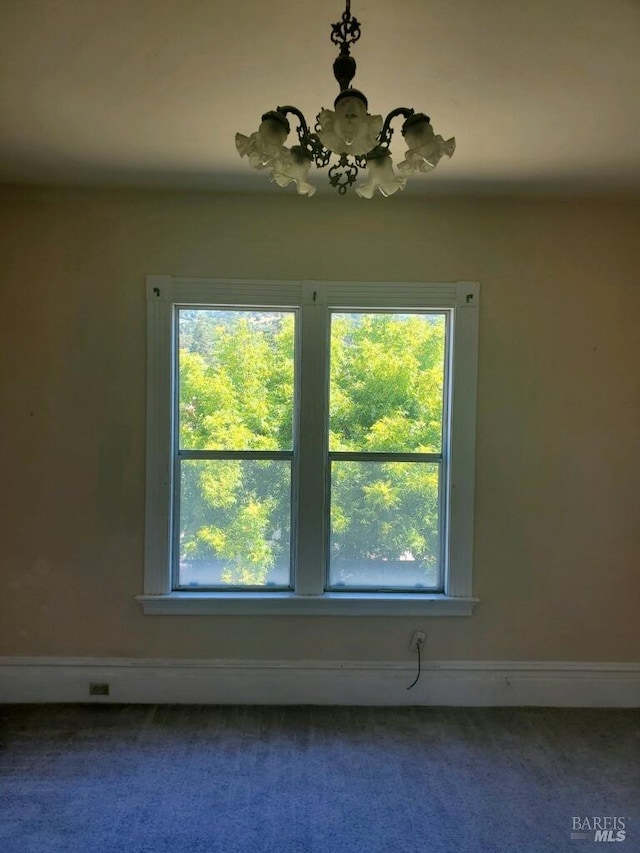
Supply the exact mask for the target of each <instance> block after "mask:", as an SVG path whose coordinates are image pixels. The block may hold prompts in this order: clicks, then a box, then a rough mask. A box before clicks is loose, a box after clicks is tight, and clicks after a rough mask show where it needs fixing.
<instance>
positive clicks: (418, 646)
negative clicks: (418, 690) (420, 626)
mask: <svg viewBox="0 0 640 853" xmlns="http://www.w3.org/2000/svg"><path fill="white" fill-rule="evenodd" d="M422 642H423V641H422V640H418V641H417V642H416V651H417V652H418V674H417V675H416V679H415V681H414V682H413V683H412V684H410V685H409V686H408V687H407V690H411V688H412V687H415V686H416V684H417V683H418V680H419V679H420V668H421V664H420V649H421V647H422Z"/></svg>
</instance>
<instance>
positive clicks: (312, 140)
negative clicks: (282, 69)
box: [277, 104, 331, 167]
mask: <svg viewBox="0 0 640 853" xmlns="http://www.w3.org/2000/svg"><path fill="white" fill-rule="evenodd" d="M277 111H278V112H279V113H282V115H285V116H286V115H288V114H289V113H291V115H294V116H295V117H296V118H297V119H298V126H297V127H296V133H297V134H298V139H299V141H300V145H301V146H302V147H303V148H304V150H305V151H306V152H307V154H308V156H309V159H311V160H313V161H314V162H315V164H316V166H319V167H322V166H326V165H327V163H328V162H329V158H330V157H331V152H330V151H329V150H328V149H326V148H325V147H324V145H323V144H322V142H320V139H319V137H318V134H317V133H311V132H310V130H309V125H308V124H307V120H306V119H305V117H304V115H303V114H302V113H301V112H300V110H299V109H298V108H297V107H293V106H291V105H290V104H288V105H287V106H284V107H277Z"/></svg>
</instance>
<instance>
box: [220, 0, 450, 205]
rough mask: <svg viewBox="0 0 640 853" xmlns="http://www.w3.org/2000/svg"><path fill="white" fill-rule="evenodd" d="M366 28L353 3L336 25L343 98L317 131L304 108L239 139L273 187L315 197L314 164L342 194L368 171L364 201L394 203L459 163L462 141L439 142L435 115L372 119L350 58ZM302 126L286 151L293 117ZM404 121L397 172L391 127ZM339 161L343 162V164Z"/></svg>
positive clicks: (361, 187) (360, 189) (320, 118)
mask: <svg viewBox="0 0 640 853" xmlns="http://www.w3.org/2000/svg"><path fill="white" fill-rule="evenodd" d="M360 33H361V26H360V22H359V21H358V20H356V18H354V17H353V15H352V14H351V0H346V8H345V11H344V13H343V15H342V18H341V19H340V20H339V21H338V23H336V24H332V26H331V41H332V42H333V44H335V45H337V46H339V48H340V53H339V54H338V57H337V59H336V60H335V62H334V63H333V73H334V76H335V78H336V80H337V81H338V83H339V85H340V93H339V94H338V96H337V98H336V99H335V101H334V104H333V109H332V110H325V109H321V110H320V112H319V113H318V115H317V117H316V123H315V126H314V132H313V133H312V132H311V131H310V130H309V126H308V125H307V122H306V119H305V117H304V115H303V114H302V113H301V112H300V110H299V109H298V108H297V107H292V106H284V107H276V108H275V110H269V111H268V112H266V113H265V114H264V115H263V116H262V120H261V123H260V126H259V128H258V130H257V131H256V132H255V133H252V134H251V136H244V135H243V134H242V133H236V148H237V149H238V153H239V154H240V156H241V157H247V159H248V160H249V164H250V165H251V166H253V168H254V169H258V170H267V171H268V172H269V173H270V175H271V180H272V181H275V183H276V184H278V185H279V186H281V187H286V186H288V185H289V184H291V183H294V184H295V185H296V189H297V191H298V194H299V195H306V196H312V195H313V194H314V193H315V191H316V188H315V186H314V185H313V184H310V183H309V181H308V180H307V178H308V174H309V169H310V168H311V165H312V163H315V165H316V166H317V167H318V168H324V167H326V166H328V165H329V163H330V162H331V160H332V159H333V165H332V166H331V168H330V169H329V183H330V184H331V186H332V187H335V188H336V189H337V190H338V192H339V193H340V194H341V195H344V194H345V193H346V192H347V190H348V189H349V188H350V187H351V186H352V185H353V184H354V183H355V182H356V180H357V178H358V173H359V172H360V170H363V171H364V177H365V180H364V181H362V182H361V183H359V184H358V186H357V187H356V190H355V191H356V195H358V196H360V197H361V198H372V197H373V196H374V195H375V193H376V191H379V192H380V193H381V194H382V195H383V196H389V195H392V194H393V193H395V192H397V191H398V190H402V189H404V187H405V185H406V183H407V178H408V177H410V176H411V175H413V174H416V173H421V172H430V171H432V170H433V169H435V167H436V166H437V165H438V162H439V160H440V158H441V157H442V155H443V154H446V155H447V157H451V155H452V154H453V152H454V151H455V147H456V141H455V139H454V138H453V137H452V138H451V139H447V140H444V139H443V138H442V136H436V134H435V133H434V131H433V128H432V127H431V121H430V119H429V116H428V115H425V114H424V113H416V112H415V111H414V110H412V109H409V108H408V107H397V108H396V109H394V110H391V112H390V113H389V115H388V116H387V117H386V118H385V119H384V120H383V118H382V116H381V115H370V114H369V112H368V108H369V105H368V101H367V98H366V97H365V95H364V94H363V93H362V92H361V91H360V90H359V89H353V88H351V81H352V80H353V78H354V77H355V73H356V61H355V59H354V58H353V57H352V56H351V54H350V48H351V45H352V44H353V43H354V42H356V41H358V39H359V38H360ZM289 115H291V116H294V117H295V120H296V121H297V127H296V133H297V136H298V144H297V145H292V146H291V148H287V147H286V146H285V142H286V141H287V137H288V136H289V133H290V131H291V125H290V123H289V119H288V118H287V116H289ZM399 116H402V117H403V118H404V122H403V124H402V135H403V137H404V141H405V144H406V146H407V150H406V151H405V153H404V160H403V161H402V162H401V163H398V165H397V169H394V166H393V162H392V160H391V150H390V144H391V137H392V136H393V130H392V128H391V122H392V121H393V120H394V119H396V118H398V117H399ZM336 158H337V162H336Z"/></svg>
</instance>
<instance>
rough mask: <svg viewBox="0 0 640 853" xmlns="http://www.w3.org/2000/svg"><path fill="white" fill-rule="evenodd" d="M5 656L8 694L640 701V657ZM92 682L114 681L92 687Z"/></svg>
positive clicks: (356, 701) (324, 701) (67, 698)
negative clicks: (102, 688) (105, 687)
mask: <svg viewBox="0 0 640 853" xmlns="http://www.w3.org/2000/svg"><path fill="white" fill-rule="evenodd" d="M415 675H416V667H415V665H412V664H411V663H406V662H401V663H393V662H391V663H388V662H378V663H375V662H356V661H326V662H325V661H323V662H320V661H220V660H159V659H138V658H136V659H130V658H53V657H51V658H49V657H0V702H3V703H10V702H11V703H15V702H113V703H203V704H236V703H237V704H249V705H255V704H264V705H274V704H282V705H294V704H295V705H297V704H303V705H304V704H313V705H389V706H393V705H451V706H452V705H459V706H523V705H540V706H564V707H611V708H615V707H618V708H631V707H639V706H640V663H584V662H571V661H569V662H549V661H543V662H533V661H440V662H438V661H428V662H423V664H422V674H421V676H420V680H419V681H418V683H417V684H416V685H415V687H414V688H413V689H411V690H407V687H408V685H409V684H411V682H412V681H413V680H414V678H415ZM90 682H97V683H101V684H105V683H107V684H109V695H108V696H91V695H90V694H89V684H90Z"/></svg>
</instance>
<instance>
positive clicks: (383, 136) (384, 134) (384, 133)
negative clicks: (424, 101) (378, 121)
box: [378, 107, 415, 148]
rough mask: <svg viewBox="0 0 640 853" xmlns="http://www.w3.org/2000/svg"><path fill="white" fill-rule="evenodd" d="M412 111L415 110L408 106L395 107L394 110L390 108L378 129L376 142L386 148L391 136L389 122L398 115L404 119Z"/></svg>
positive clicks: (410, 114)
mask: <svg viewBox="0 0 640 853" xmlns="http://www.w3.org/2000/svg"><path fill="white" fill-rule="evenodd" d="M414 112H415V110H412V109H411V108H410V107H397V108H396V109H395V110H391V112H390V113H389V115H388V116H387V117H386V119H385V120H384V124H383V125H382V130H381V131H380V136H379V137H378V140H379V143H378V144H379V145H383V146H384V147H385V148H388V147H389V143H390V142H391V137H392V136H393V129H392V127H391V122H392V121H393V120H394V118H397V117H398V116H403V117H404V119H405V120H406V119H408V118H409V117H410V116H412V115H413V114H414Z"/></svg>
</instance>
